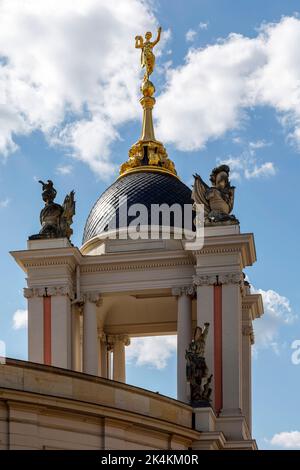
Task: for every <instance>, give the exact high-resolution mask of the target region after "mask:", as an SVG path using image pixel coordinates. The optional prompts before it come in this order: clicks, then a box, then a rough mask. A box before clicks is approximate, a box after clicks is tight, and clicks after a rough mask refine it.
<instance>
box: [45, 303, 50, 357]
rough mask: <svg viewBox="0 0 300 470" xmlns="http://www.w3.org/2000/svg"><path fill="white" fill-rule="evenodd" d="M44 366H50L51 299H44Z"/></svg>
mask: <svg viewBox="0 0 300 470" xmlns="http://www.w3.org/2000/svg"><path fill="white" fill-rule="evenodd" d="M44 364H47V365H49V366H50V365H51V297H44Z"/></svg>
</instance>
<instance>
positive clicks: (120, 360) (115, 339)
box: [108, 335, 130, 382]
mask: <svg viewBox="0 0 300 470" xmlns="http://www.w3.org/2000/svg"><path fill="white" fill-rule="evenodd" d="M108 343H109V344H110V347H111V348H112V350H113V380H116V381H117V382H126V363H125V346H129V344H130V338H129V336H128V335H109V337H108Z"/></svg>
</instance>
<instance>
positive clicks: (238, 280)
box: [218, 272, 244, 285]
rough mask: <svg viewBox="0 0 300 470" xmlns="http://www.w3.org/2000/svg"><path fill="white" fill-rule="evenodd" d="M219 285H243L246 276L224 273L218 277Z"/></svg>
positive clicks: (240, 273)
mask: <svg viewBox="0 0 300 470" xmlns="http://www.w3.org/2000/svg"><path fill="white" fill-rule="evenodd" d="M218 281H219V284H240V285H243V281H244V275H243V273H242V272H239V273H223V274H220V275H219V276H218Z"/></svg>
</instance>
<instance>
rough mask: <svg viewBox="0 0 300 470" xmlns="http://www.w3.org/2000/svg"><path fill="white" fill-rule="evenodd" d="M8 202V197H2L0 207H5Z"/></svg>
mask: <svg viewBox="0 0 300 470" xmlns="http://www.w3.org/2000/svg"><path fill="white" fill-rule="evenodd" d="M9 203H10V199H9V198H8V197H6V198H5V199H2V200H1V201H0V209H5V208H6V207H8V206H9Z"/></svg>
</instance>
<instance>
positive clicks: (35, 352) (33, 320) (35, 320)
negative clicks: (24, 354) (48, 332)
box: [24, 288, 45, 364]
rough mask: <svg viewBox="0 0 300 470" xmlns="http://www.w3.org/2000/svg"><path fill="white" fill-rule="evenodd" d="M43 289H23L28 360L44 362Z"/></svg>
mask: <svg viewBox="0 0 300 470" xmlns="http://www.w3.org/2000/svg"><path fill="white" fill-rule="evenodd" d="M44 295H45V289H29V288H25V289H24V297H25V298H26V299H27V310H28V360H29V361H31V362H38V363H40V364H43V363H44V331H43V330H44V319H43V296H44Z"/></svg>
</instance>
